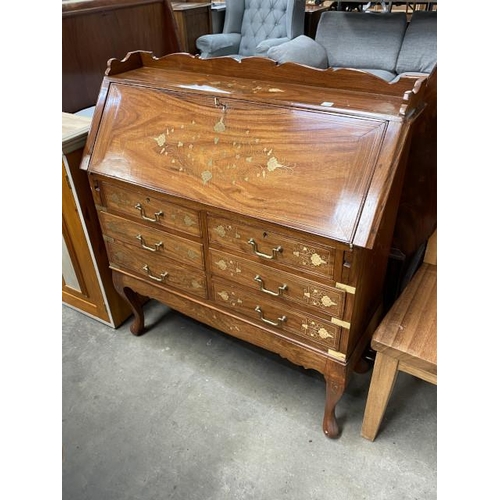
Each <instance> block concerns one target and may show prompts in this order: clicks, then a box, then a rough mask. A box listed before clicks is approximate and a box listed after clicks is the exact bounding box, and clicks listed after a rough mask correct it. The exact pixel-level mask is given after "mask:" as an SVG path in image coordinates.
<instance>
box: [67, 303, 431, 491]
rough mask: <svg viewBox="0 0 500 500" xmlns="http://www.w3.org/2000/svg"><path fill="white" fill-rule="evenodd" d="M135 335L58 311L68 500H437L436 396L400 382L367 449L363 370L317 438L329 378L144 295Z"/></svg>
mask: <svg viewBox="0 0 500 500" xmlns="http://www.w3.org/2000/svg"><path fill="white" fill-rule="evenodd" d="M145 312H146V325H147V326H150V327H151V329H150V330H149V331H148V332H147V333H146V334H145V335H143V336H142V337H134V336H133V335H132V334H131V333H130V332H129V330H128V328H129V325H130V320H129V321H127V322H126V323H125V324H124V325H123V326H121V327H120V328H118V329H116V330H114V329H112V328H110V327H108V326H106V325H103V324H101V323H99V322H97V321H96V320H93V319H91V318H89V317H87V316H85V315H83V314H81V313H79V312H77V311H75V310H73V309H70V308H69V307H66V306H64V305H63V309H62V336H63V337H62V347H63V351H62V354H63V362H62V368H63V384H62V396H63V405H62V418H63V421H62V443H63V461H62V477H63V484H62V498H63V500H166V499H172V500H247V499H248V500H281V499H283V500H285V499H286V500H309V499H310V500H330V499H331V500H375V499H381V500H406V499H408V500H427V499H435V498H437V390H436V387H435V386H433V385H431V384H428V383H426V382H423V381H421V380H418V379H416V378H414V377H411V376H409V375H406V374H400V375H399V378H398V380H397V382H396V386H395V389H394V393H393V395H392V398H391V400H390V402H389V406H388V409H387V412H386V415H385V418H384V421H383V423H382V428H381V430H380V433H379V435H378V437H377V439H376V440H375V441H374V442H370V441H367V440H366V439H363V438H362V437H361V436H360V429H361V422H362V419H363V412H364V406H365V402H366V396H367V392H368V386H369V383H370V376H371V371H370V372H368V373H366V374H363V375H358V374H356V375H355V376H354V378H353V379H352V380H351V382H350V384H349V386H348V387H347V390H346V392H345V394H344V396H343V398H342V399H341V401H340V403H339V404H338V406H337V416H338V420H339V424H340V427H341V431H342V435H341V437H340V438H339V439H336V440H330V439H328V438H326V437H324V435H323V433H322V425H321V424H322V418H323V407H324V396H325V394H324V393H325V384H324V380H323V378H322V377H321V376H320V375H319V374H317V373H316V372H312V371H307V370H304V369H302V368H299V367H296V366H293V365H292V364H290V363H288V362H287V361H285V360H283V359H281V358H280V357H279V356H277V355H274V354H271V353H268V352H266V351H263V350H262V349H259V348H256V347H253V346H251V345H249V344H246V343H243V342H241V341H239V340H237V339H233V338H231V337H229V336H227V335H224V334H222V333H220V332H217V331H216V330H213V329H211V328H209V327H206V326H204V325H201V324H199V323H197V322H195V321H193V320H191V319H189V318H187V317H185V316H182V315H180V314H179V313H176V312H174V311H171V310H170V309H168V308H167V307H165V306H163V305H161V304H159V303H157V302H154V301H150V302H149V303H148V304H147V305H146V307H145Z"/></svg>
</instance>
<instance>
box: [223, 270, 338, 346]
mask: <svg viewBox="0 0 500 500" xmlns="http://www.w3.org/2000/svg"><path fill="white" fill-rule="evenodd" d="M213 292H214V299H215V301H216V302H217V303H218V304H220V305H223V306H224V307H227V308H229V309H231V310H233V311H236V312H238V313H240V314H242V315H244V316H247V317H248V318H251V319H253V320H256V321H257V322H260V323H261V324H262V325H263V326H264V325H265V326H271V327H274V328H276V329H277V330H281V331H282V332H286V333H291V334H294V335H297V336H299V337H300V338H301V339H304V340H307V341H308V343H309V344H311V345H313V346H314V347H319V348H321V349H322V350H333V351H338V350H339V348H340V339H341V334H342V329H341V328H340V327H339V326H337V325H334V324H332V323H330V322H329V321H327V320H323V319H320V318H317V317H315V316H314V315H313V314H308V313H304V312H301V311H299V310H294V309H293V308H290V307H287V306H286V305H285V304H284V303H283V302H281V301H277V300H274V299H272V298H267V297H266V298H264V297H263V296H262V295H260V294H258V293H257V292H254V291H252V290H249V289H246V288H242V287H239V286H235V285H234V284H230V283H229V282H227V281H223V280H218V279H214V280H213Z"/></svg>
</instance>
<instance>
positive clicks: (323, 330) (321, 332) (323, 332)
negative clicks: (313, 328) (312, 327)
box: [318, 328, 333, 339]
mask: <svg viewBox="0 0 500 500" xmlns="http://www.w3.org/2000/svg"><path fill="white" fill-rule="evenodd" d="M318 335H319V336H320V337H321V338H322V339H328V338H330V339H333V335H331V334H330V333H328V331H327V330H326V328H320V329H319V330H318Z"/></svg>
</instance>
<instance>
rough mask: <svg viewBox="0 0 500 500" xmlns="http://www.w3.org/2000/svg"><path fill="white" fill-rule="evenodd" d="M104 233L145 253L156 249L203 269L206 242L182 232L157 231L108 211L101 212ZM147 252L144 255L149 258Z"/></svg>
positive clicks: (155, 251) (162, 254)
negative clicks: (185, 235)
mask: <svg viewBox="0 0 500 500" xmlns="http://www.w3.org/2000/svg"><path fill="white" fill-rule="evenodd" d="M99 219H100V221H101V226H102V230H103V233H104V234H105V235H106V236H109V237H110V238H113V239H116V240H121V241H122V242H123V243H126V244H127V245H130V246H132V247H135V248H137V249H138V250H139V251H143V252H145V253H146V254H148V253H155V254H158V255H161V256H163V257H167V258H169V259H173V260H177V261H179V262H180V263H181V264H189V265H192V266H194V267H197V268H198V269H204V265H203V246H202V245H201V244H200V243H197V242H194V241H190V240H188V239H186V238H181V237H180V236H175V235H173V234H169V233H166V232H165V231H158V230H156V229H153V228H151V227H149V226H146V225H144V224H139V223H137V222H132V221H130V220H127V219H123V218H121V217H117V216H116V215H112V214H109V213H107V212H100V213H99ZM147 257H148V256H147V255H144V258H145V259H147Z"/></svg>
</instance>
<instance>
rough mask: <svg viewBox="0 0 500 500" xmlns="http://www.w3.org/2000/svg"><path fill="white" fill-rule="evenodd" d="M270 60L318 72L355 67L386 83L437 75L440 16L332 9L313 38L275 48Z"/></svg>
mask: <svg viewBox="0 0 500 500" xmlns="http://www.w3.org/2000/svg"><path fill="white" fill-rule="evenodd" d="M266 55H267V57H269V58H271V59H273V60H275V61H277V62H279V63H285V62H295V63H299V64H304V65H307V66H313V67H316V68H321V69H326V68H335V69H336V68H354V69H359V70H363V71H367V72H369V73H372V74H374V75H376V76H378V77H380V78H383V79H384V80H386V81H393V80H394V79H395V78H398V76H400V75H402V74H409V73H410V74H423V75H427V74H430V73H431V72H432V70H433V69H434V67H435V66H436V64H437V12H436V11H432V12H429V11H415V12H414V13H413V15H412V17H411V21H410V22H409V23H408V22H407V18H406V14H405V13H404V12H387V13H373V12H342V11H327V12H324V13H323V14H322V15H321V18H320V20H319V23H318V28H317V31H316V38H315V39H314V40H313V39H312V38H310V37H307V36H305V35H301V36H298V37H297V38H295V39H294V40H291V41H290V42H287V43H284V44H281V45H280V46H276V47H271V48H270V49H269V50H268V52H267V54H266Z"/></svg>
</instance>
